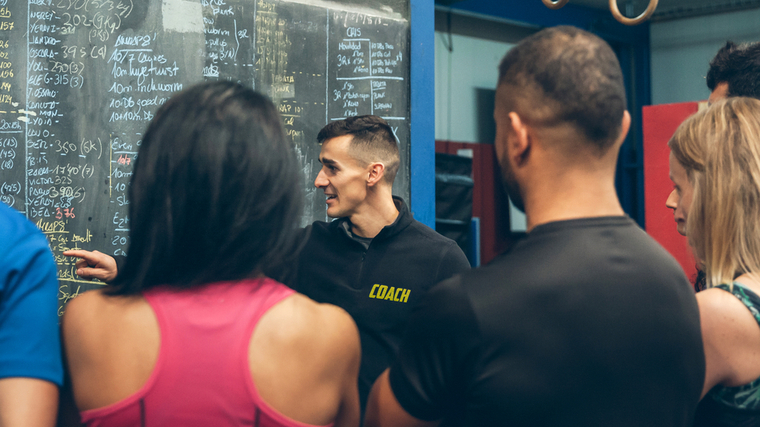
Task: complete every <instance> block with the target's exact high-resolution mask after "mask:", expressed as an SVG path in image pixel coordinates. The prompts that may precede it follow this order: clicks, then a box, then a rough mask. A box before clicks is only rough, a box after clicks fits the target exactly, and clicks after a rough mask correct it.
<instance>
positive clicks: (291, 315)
mask: <svg viewBox="0 0 760 427" xmlns="http://www.w3.org/2000/svg"><path fill="white" fill-rule="evenodd" d="M268 325H276V326H277V327H276V329H277V337H278V338H279V339H280V340H281V344H283V345H294V346H299V347H303V346H308V347H311V348H314V349H315V350H317V349H327V348H330V347H333V346H336V347H338V348H343V349H344V350H350V349H352V348H353V347H354V346H355V347H356V348H357V349H358V346H359V332H358V330H357V329H356V324H355V323H354V320H353V319H352V318H351V316H350V315H349V314H348V313H347V312H346V311H345V310H343V309H342V308H340V307H337V306H335V305H332V304H320V303H317V302H315V301H313V300H311V299H310V298H308V297H306V296H304V295H302V294H294V295H292V296H290V297H288V298H286V299H284V300H283V301H282V302H281V303H279V304H277V305H275V306H274V307H273V308H272V309H271V310H270V311H269V312H267V313H266V314H265V315H264V317H262V320H261V322H260V324H259V327H263V328H267V326H268ZM262 332H263V331H262Z"/></svg>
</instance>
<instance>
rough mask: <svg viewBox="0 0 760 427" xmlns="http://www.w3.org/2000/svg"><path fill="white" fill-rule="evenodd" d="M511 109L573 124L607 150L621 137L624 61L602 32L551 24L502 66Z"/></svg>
mask: <svg viewBox="0 0 760 427" xmlns="http://www.w3.org/2000/svg"><path fill="white" fill-rule="evenodd" d="M499 85H500V86H501V85H506V86H507V87H508V89H509V94H510V96H509V97H510V101H512V102H507V104H511V105H508V108H510V109H511V111H516V112H517V113H518V114H520V115H521V116H523V117H524V118H525V119H526V120H527V121H528V122H531V121H532V122H533V124H535V125H545V126H552V125H557V124H562V123H570V124H573V125H574V126H575V128H576V129H577V130H578V131H579V132H580V133H581V134H582V135H585V136H586V138H587V139H588V142H591V143H592V144H593V145H595V146H596V147H598V148H599V149H600V150H602V151H606V150H607V148H609V147H610V146H611V145H612V143H613V142H614V141H615V140H616V139H617V138H618V136H619V135H620V131H621V123H622V119H623V114H624V112H625V110H626V96H625V85H624V83H623V73H622V71H621V69H620V63H619V62H618V60H617V57H616V56H615V53H614V52H613V51H612V49H611V48H610V46H609V45H608V44H607V43H606V42H605V41H604V40H602V39H600V38H599V37H597V36H595V35H593V34H591V33H589V32H586V31H583V30H580V29H578V28H574V27H569V26H559V27H553V28H547V29H544V30H542V31H539V32H538V33H536V34H534V35H532V36H530V37H528V38H526V39H524V40H523V41H522V42H520V44H518V45H517V46H515V47H514V48H512V49H511V50H510V51H509V52H508V53H507V55H506V56H505V57H504V59H503V60H502V61H501V65H500V66H499Z"/></svg>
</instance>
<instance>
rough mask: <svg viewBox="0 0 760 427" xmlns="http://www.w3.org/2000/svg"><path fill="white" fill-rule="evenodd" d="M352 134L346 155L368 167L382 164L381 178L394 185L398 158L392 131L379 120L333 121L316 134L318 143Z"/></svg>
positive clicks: (370, 118) (396, 144)
mask: <svg viewBox="0 0 760 427" xmlns="http://www.w3.org/2000/svg"><path fill="white" fill-rule="evenodd" d="M344 135H351V136H353V139H352V140H351V145H350V146H349V154H350V155H351V157H353V158H354V159H356V160H358V161H360V162H362V163H363V164H365V165H367V164H370V163H372V162H377V161H379V162H382V163H383V164H384V165H385V172H384V175H383V179H384V180H385V181H386V182H387V183H389V184H393V180H394V179H396V173H397V172H398V167H399V163H401V159H400V156H399V151H398V143H397V142H396V136H395V135H394V134H393V129H391V127H390V126H389V125H388V122H386V121H385V120H384V119H383V118H382V117H378V116H372V115H366V116H353V117H349V118H347V119H343V120H337V121H334V122H332V123H330V124H328V125H327V126H325V127H323V128H322V130H320V131H319V134H318V135H317V142H319V143H320V144H322V143H324V142H325V141H327V140H329V139H332V138H336V137H339V136H344Z"/></svg>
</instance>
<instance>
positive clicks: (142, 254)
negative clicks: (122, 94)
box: [109, 81, 303, 295]
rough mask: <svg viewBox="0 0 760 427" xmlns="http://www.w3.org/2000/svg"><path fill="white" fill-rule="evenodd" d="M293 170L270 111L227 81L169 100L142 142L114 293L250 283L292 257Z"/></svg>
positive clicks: (296, 207)
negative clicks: (124, 249) (124, 254)
mask: <svg viewBox="0 0 760 427" xmlns="http://www.w3.org/2000/svg"><path fill="white" fill-rule="evenodd" d="M300 178H301V177H300V175H299V168H298V163H297V159H296V157H295V154H294V152H293V150H292V147H291V144H290V143H288V142H287V141H286V139H285V134H284V132H283V129H282V125H281V123H280V117H279V115H278V114H277V110H276V108H275V106H274V105H273V104H272V102H271V101H269V100H268V99H267V98H266V97H264V96H263V95H260V94H258V93H256V92H254V91H253V90H251V89H248V88H245V87H243V86H241V85H239V84H237V83H232V82H228V81H222V82H213V83H203V84H199V85H196V86H193V87H191V88H189V89H187V90H185V91H183V92H181V93H179V94H178V95H175V96H173V97H172V98H171V99H170V100H169V101H168V102H166V104H164V105H163V106H162V107H161V108H160V109H159V110H158V112H157V113H156V116H155V118H154V119H153V121H152V122H151V123H150V125H149V126H148V129H147V131H146V133H145V135H144V138H143V140H142V144H141V146H140V149H139V152H138V157H137V160H136V162H135V164H134V171H133V175H132V179H131V182H130V187H129V199H130V209H129V213H130V222H131V227H130V232H129V236H130V246H129V251H128V255H127V260H126V264H125V265H124V268H123V269H122V271H119V275H118V276H117V278H116V280H115V282H114V286H113V287H111V288H109V293H110V294H112V295H132V294H137V293H140V292H142V291H144V290H147V289H149V288H151V287H154V286H157V285H161V284H166V285H171V286H174V287H177V288H183V289H184V288H190V287H193V286H196V285H200V284H204V283H210V282H217V281H234V280H240V279H244V278H249V277H254V276H257V275H259V274H261V273H262V271H263V270H265V269H267V268H270V267H271V268H277V267H279V266H280V265H281V263H286V262H290V261H292V260H293V258H294V256H295V255H294V253H293V252H294V247H295V245H296V242H297V237H296V236H298V230H297V228H296V227H297V222H298V218H299V215H300V212H301V205H302V203H303V200H302V199H303V198H302V195H301V188H300V186H299V182H300Z"/></svg>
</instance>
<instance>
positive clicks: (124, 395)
mask: <svg viewBox="0 0 760 427" xmlns="http://www.w3.org/2000/svg"><path fill="white" fill-rule="evenodd" d="M300 181H301V176H300V173H299V168H298V161H297V159H296V157H295V154H294V153H293V150H292V148H291V145H290V144H289V143H288V142H286V139H285V137H284V132H283V130H282V127H281V125H280V118H279V116H278V114H277V112H276V109H275V107H274V105H273V104H272V103H271V102H270V101H269V100H267V99H266V98H265V97H263V96H261V95H259V94H257V93H255V92H253V91H252V90H250V89H246V88H244V87H242V86H240V85H238V84H235V83H231V82H216V83H205V84H201V85H198V86H194V87H192V88H190V89H188V90H186V91H184V92H182V93H180V94H179V95H177V96H175V97H173V98H172V99H170V100H169V101H168V102H167V103H166V104H164V105H163V106H162V107H161V108H160V109H159V111H158V112H157V113H156V116H155V118H154V119H153V121H152V122H151V124H150V125H149V127H148V130H147V132H146V133H145V135H144V138H143V140H142V144H141V146H140V151H139V156H138V158H137V160H136V163H135V167H134V174H133V176H132V180H131V183H130V188H129V196H130V205H129V207H130V211H129V213H130V215H129V217H130V219H131V221H130V222H131V224H130V225H131V227H130V248H129V256H128V257H127V259H126V263H125V265H124V267H123V268H122V269H120V270H119V275H118V276H117V278H116V279H115V281H114V282H113V283H112V284H111V285H109V286H107V287H105V288H103V289H101V290H98V291H91V292H87V293H85V294H83V295H81V296H79V297H77V298H76V299H75V300H73V301H72V302H71V303H69V305H68V307H67V310H66V314H65V315H64V318H63V321H62V328H63V338H64V344H65V351H66V356H67V361H68V369H69V373H70V377H71V383H72V386H73V397H74V401H75V403H76V406H77V407H78V409H79V411H80V412H79V413H80V415H81V420H82V422H83V423H84V424H86V425H87V426H151V427H153V426H215V427H216V426H262V427H265V426H267V427H268V426H309V425H315V426H328V425H335V426H355V425H358V423H359V398H358V392H357V374H358V369H359V358H360V350H359V348H360V347H359V336H358V333H357V330H356V326H355V325H354V322H353V320H352V319H351V317H350V316H349V315H348V314H346V313H345V312H344V311H343V310H341V309H340V308H337V307H335V306H331V305H326V304H317V303H315V302H314V301H312V300H310V299H308V298H306V297H305V296H303V295H300V294H297V293H295V292H294V291H292V290H290V289H289V288H287V287H285V286H284V285H282V284H280V283H278V282H276V281H274V280H271V279H269V278H267V277H266V275H265V273H266V272H267V271H275V270H276V271H280V272H282V271H283V270H284V269H285V268H286V267H287V266H288V265H290V264H291V263H292V262H293V260H294V257H295V256H296V254H297V252H298V250H297V249H298V245H299V242H298V240H299V238H298V237H297V236H298V234H299V233H298V230H297V228H296V227H297V225H296V224H297V222H298V220H299V219H300V212H301V203H302V194H301V191H300V187H299V182H300Z"/></svg>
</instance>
